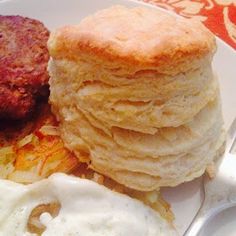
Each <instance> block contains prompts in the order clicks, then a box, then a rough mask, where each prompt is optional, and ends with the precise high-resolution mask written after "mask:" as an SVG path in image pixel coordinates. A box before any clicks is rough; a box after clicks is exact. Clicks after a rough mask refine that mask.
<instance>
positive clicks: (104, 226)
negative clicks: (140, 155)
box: [0, 174, 176, 236]
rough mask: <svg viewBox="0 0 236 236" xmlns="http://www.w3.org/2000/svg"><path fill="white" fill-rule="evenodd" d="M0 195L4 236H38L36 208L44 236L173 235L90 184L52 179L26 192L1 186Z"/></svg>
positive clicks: (147, 212)
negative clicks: (34, 223) (32, 219)
mask: <svg viewBox="0 0 236 236" xmlns="http://www.w3.org/2000/svg"><path fill="white" fill-rule="evenodd" d="M0 189H1V190H2V191H4V193H5V194H1V195H0V208H1V211H0V232H1V233H2V235H28V236H30V235H32V236H33V235H38V234H35V233H36V232H35V231H34V228H33V227H32V225H31V224H29V223H28V218H29V216H31V215H32V214H33V215H35V213H32V212H33V211H34V209H35V208H36V207H37V206H40V205H41V206H43V205H44V207H45V209H47V210H46V211H43V212H42V213H41V214H40V215H39V220H40V223H41V224H42V225H43V226H44V228H43V230H42V232H41V233H40V234H41V235H44V236H46V235H50V236H53V235H56V236H60V235H80V236H89V235H93V236H96V235H97V236H101V235H109V236H117V235H121V236H127V235H137V236H139V235H140V236H144V235H145V236H156V235H160V236H161V235H163V236H170V235H176V232H175V231H174V230H173V228H171V226H170V225H169V224H168V223H167V222H166V221H165V220H164V219H163V218H162V217H161V216H160V215H159V214H158V213H157V212H155V211H153V210H152V209H151V208H149V207H147V206H145V205H144V204H142V203H141V202H139V201H137V200H134V199H131V198H130V197H128V196H125V195H123V194H119V193H115V192H113V191H111V190H109V189H107V188H105V187H103V186H101V185H98V184H96V183H94V182H92V181H89V180H83V179H80V178H76V177H70V176H66V175H64V174H54V175H52V176H51V177H49V178H48V179H46V180H42V181H40V182H37V183H35V184H32V185H27V186H26V185H20V184H17V183H14V182H10V181H7V180H5V181H1V182H0ZM22 209H23V210H22Z"/></svg>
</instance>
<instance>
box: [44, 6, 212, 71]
mask: <svg viewBox="0 0 236 236" xmlns="http://www.w3.org/2000/svg"><path fill="white" fill-rule="evenodd" d="M48 45H49V51H50V54H51V56H52V57H53V58H56V59H60V58H68V59H75V60H77V59H78V58H80V57H82V56H89V57H95V58H96V60H98V61H99V60H100V61H103V62H104V61H105V62H107V63H112V62H114V61H115V62H119V63H121V64H126V65H140V66H144V67H145V66H151V67H152V66H154V67H162V66H163V65H164V67H166V66H172V67H173V66H175V65H178V64H179V63H180V64H181V63H182V62H183V61H186V60H191V59H200V58H201V57H204V56H205V55H208V54H211V53H213V52H214V50H215V38H214V36H213V34H212V33H211V32H210V31H209V30H208V29H206V28H205V27H204V26H203V25H202V24H201V23H199V22H195V21H193V20H187V19H183V18H180V17H176V16H174V15H170V14H168V13H166V12H164V11H160V10H152V9H148V8H143V7H138V8H133V9H129V8H126V7H123V6H113V7H111V8H108V9H105V10H102V11H99V12H97V13H96V14H94V15H92V16H89V17H87V18H85V19H84V20H82V22H81V23H80V24H79V25H76V26H65V27H62V28H60V29H58V30H56V31H55V32H54V33H53V34H52V35H51V37H50V40H49V43H48ZM163 69H165V68H163Z"/></svg>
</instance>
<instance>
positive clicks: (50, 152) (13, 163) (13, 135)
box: [0, 103, 174, 232]
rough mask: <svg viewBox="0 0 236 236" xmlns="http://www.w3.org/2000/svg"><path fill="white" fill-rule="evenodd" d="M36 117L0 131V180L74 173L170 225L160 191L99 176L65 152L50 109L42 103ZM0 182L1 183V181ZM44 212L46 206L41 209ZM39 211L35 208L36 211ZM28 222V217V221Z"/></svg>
mask: <svg viewBox="0 0 236 236" xmlns="http://www.w3.org/2000/svg"><path fill="white" fill-rule="evenodd" d="M35 115H36V116H35V118H34V119H33V120H29V121H28V122H27V123H25V122H24V125H23V126H22V127H17V126H14V127H13V129H11V128H12V127H9V128H6V129H5V130H4V131H3V132H2V131H0V157H1V158H0V178H1V179H7V180H11V181H14V182H17V183H23V184H30V183H34V182H37V181H39V180H42V179H44V178H47V177H49V176H50V175H51V174H53V173H55V172H63V173H67V174H73V175H74V176H77V177H80V178H83V179H89V180H92V181H94V182H96V183H98V184H100V185H103V186H105V187H107V188H109V189H111V190H113V191H115V192H119V193H123V194H126V195H128V196H130V197H132V198H135V199H138V200H140V201H141V202H143V203H144V204H146V205H147V206H150V207H151V208H152V209H153V210H155V211H157V212H158V213H159V214H160V215H161V216H162V217H163V218H164V219H166V220H167V221H168V222H169V223H171V222H172V221H173V218H174V217H173V213H172V212H171V209H170V206H169V204H168V203H166V202H165V201H164V199H163V198H162V197H161V195H160V192H158V191H151V192H141V191H135V190H132V189H129V188H127V187H125V186H124V185H121V184H119V183H117V182H115V181H113V180H112V179H110V178H108V177H106V176H103V175H100V174H98V173H97V172H95V171H94V170H92V169H90V168H89V166H88V165H87V164H86V163H82V162H80V161H79V160H78V158H76V156H75V155H74V154H73V153H71V152H70V151H68V150H67V149H66V148H65V147H64V144H63V142H62V140H61V138H60V136H59V130H58V124H57V122H56V120H55V117H54V116H53V114H52V113H51V112H50V106H49V105H48V104H46V103H42V104H41V106H40V107H38V109H37V110H36V114H35ZM0 182H1V181H0ZM40 209H41V210H45V209H47V208H45V206H41V207H40ZM36 212H38V208H37V209H36ZM30 219H31V218H30ZM31 221H32V222H31V225H32V227H34V228H36V230H37V232H39V231H40V230H39V228H38V227H39V223H38V221H36V220H35V219H34V217H32V219H31Z"/></svg>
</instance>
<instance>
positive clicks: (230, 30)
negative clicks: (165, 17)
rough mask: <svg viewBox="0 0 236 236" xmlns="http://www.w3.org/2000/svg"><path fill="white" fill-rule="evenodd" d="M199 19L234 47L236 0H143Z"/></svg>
mask: <svg viewBox="0 0 236 236" xmlns="http://www.w3.org/2000/svg"><path fill="white" fill-rule="evenodd" d="M143 1H144V2H148V3H152V4H154V5H156V6H159V7H162V8H165V9H168V10H171V11H175V12H176V13H178V14H179V15H181V16H184V17H187V18H194V19H197V20H200V21H201V22H202V23H203V24H204V25H205V26H206V27H207V28H208V29H209V30H211V31H212V32H213V33H214V34H215V35H217V36H218V37H219V38H221V39H223V40H224V41H225V42H226V43H228V44H229V45H231V47H233V48H234V49H236V0H143Z"/></svg>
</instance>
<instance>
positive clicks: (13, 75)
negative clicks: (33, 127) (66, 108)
mask: <svg viewBox="0 0 236 236" xmlns="http://www.w3.org/2000/svg"><path fill="white" fill-rule="evenodd" d="M48 37H49V31H48V30H47V29H46V28H45V26H44V25H43V24H42V23H41V22H39V21H38V20H34V19H30V18H26V17H21V16H0V118H1V119H2V118H4V119H14V120H15V119H22V118H25V117H26V116H27V115H28V114H30V113H31V111H32V110H33V109H34V106H35V103H36V100H37V99H38V98H41V97H44V96H47V95H48V79H49V76H48V73H47V62H48V60H49V54H48V50H47V40H48Z"/></svg>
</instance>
